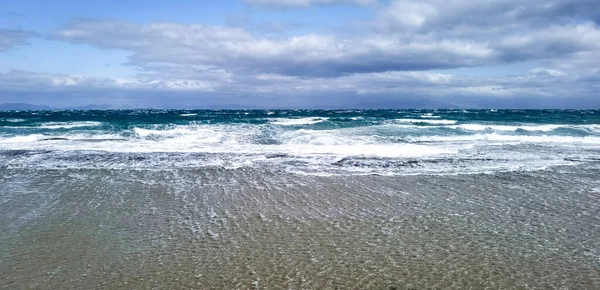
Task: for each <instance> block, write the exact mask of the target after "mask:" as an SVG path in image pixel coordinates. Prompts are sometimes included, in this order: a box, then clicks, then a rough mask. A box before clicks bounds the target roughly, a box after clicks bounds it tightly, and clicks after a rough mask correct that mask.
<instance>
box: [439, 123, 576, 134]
mask: <svg viewBox="0 0 600 290" xmlns="http://www.w3.org/2000/svg"><path fill="white" fill-rule="evenodd" d="M448 127H449V128H453V129H463V130H468V131H485V130H493V131H518V130H525V131H542V132H550V131H553V130H556V129H558V128H563V127H565V125H554V124H549V125H487V124H461V125H456V126H448Z"/></svg>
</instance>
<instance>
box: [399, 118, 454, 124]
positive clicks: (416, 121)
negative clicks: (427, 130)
mask: <svg viewBox="0 0 600 290" xmlns="http://www.w3.org/2000/svg"><path fill="white" fill-rule="evenodd" d="M394 121H395V122H397V123H424V124H433V125H441V124H443V125H451V124H456V123H457V121H455V120H428V119H425V120H423V119H395V120H394Z"/></svg>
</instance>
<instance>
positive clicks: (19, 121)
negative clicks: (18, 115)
mask: <svg viewBox="0 0 600 290" xmlns="http://www.w3.org/2000/svg"><path fill="white" fill-rule="evenodd" d="M2 121H3V122H8V123H21V122H25V121H27V120H25V119H3V120H2Z"/></svg>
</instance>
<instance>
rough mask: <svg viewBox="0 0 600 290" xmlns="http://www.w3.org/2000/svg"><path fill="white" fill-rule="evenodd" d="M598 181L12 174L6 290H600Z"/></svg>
mask: <svg viewBox="0 0 600 290" xmlns="http://www.w3.org/2000/svg"><path fill="white" fill-rule="evenodd" d="M598 173H599V172H598V170H597V169H577V168H558V169H555V170H552V171H540V172H513V173H497V174H493V175H491V174H490V175H486V174H479V175H457V176H425V175H421V176H393V177H392V176H390V177H384V176H351V177H349V176H346V177H344V176H330V177H318V176H302V175H294V174H289V173H282V172H273V171H268V170H258V169H239V170H225V169H215V170H210V169H205V170H184V169H182V170H169V171H166V170H165V171H160V170H158V171H157V170H153V171H146V170H83V169H81V170H74V169H68V170H46V169H45V170H10V171H9V170H6V171H1V172H0V192H1V193H0V197H1V199H0V201H1V203H0V232H1V233H2V235H1V236H0V261H1V262H0V277H3V278H2V279H1V280H0V288H1V289H252V288H259V289H486V288H487V289H599V288H600V211H599V209H600V190H598V188H600V181H599V180H598V178H597V176H598Z"/></svg>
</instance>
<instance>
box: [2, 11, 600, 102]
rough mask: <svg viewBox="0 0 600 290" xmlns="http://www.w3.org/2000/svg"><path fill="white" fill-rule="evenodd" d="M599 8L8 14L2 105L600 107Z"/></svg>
mask: <svg viewBox="0 0 600 290" xmlns="http://www.w3.org/2000/svg"><path fill="white" fill-rule="evenodd" d="M599 25H600V1H598V0H548V1H533V0H518V1H517V0H399V1H396V0H237V1H236V0H221V1H208V0H160V1H159V0H150V1H134V0H107V1H81V0H54V1H46V0H2V1H0V103H9V102H27V103H32V104H39V105H49V106H52V107H70V106H81V105H88V104H111V105H113V106H118V107H184V108H185V107H188V108H191V107H194V108H219V107H232V108H239V107H247V108H334V107H339V108H349V107H366V108H375V107H427V108H431V107H434V108H444V107H452V108H455V107H462V108H540V107H548V108H590V107H593V108H598V107H600V27H599Z"/></svg>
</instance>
